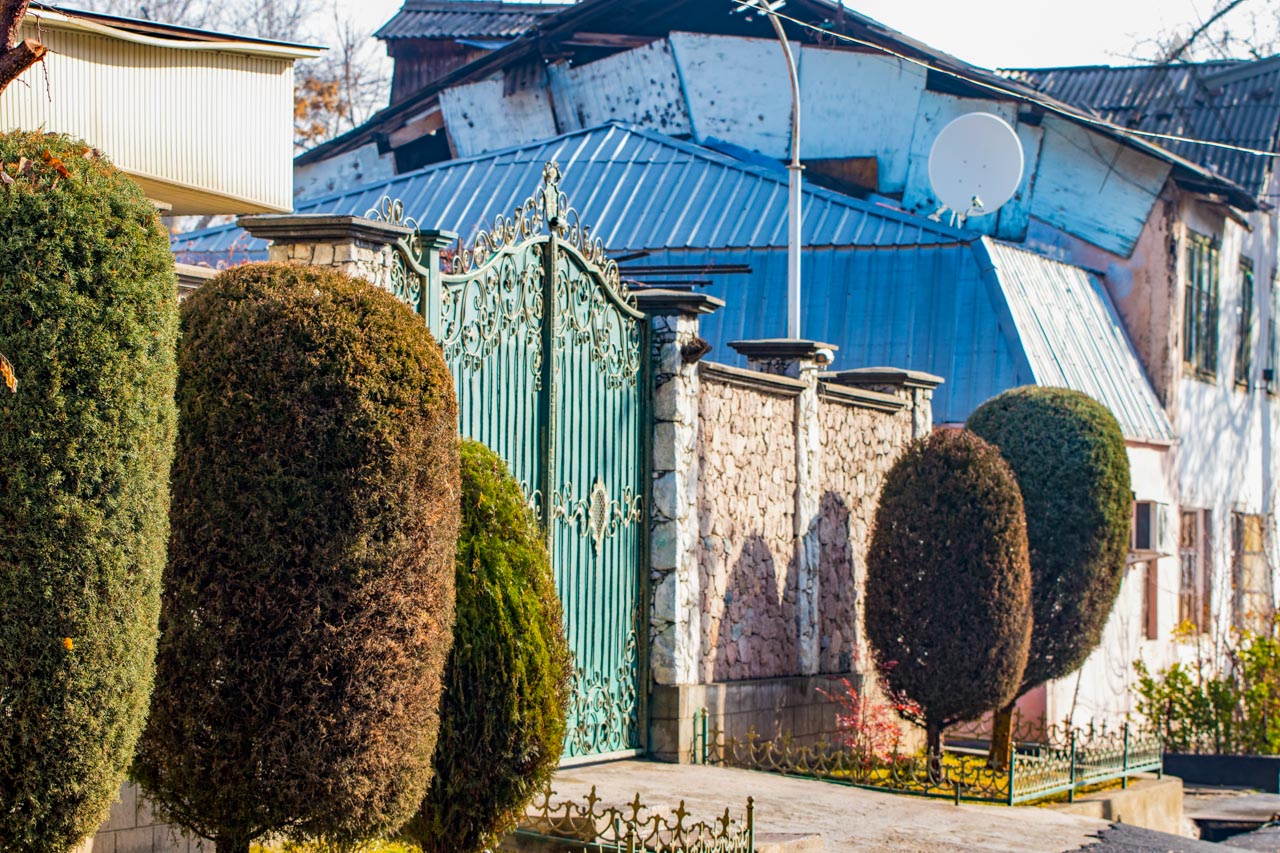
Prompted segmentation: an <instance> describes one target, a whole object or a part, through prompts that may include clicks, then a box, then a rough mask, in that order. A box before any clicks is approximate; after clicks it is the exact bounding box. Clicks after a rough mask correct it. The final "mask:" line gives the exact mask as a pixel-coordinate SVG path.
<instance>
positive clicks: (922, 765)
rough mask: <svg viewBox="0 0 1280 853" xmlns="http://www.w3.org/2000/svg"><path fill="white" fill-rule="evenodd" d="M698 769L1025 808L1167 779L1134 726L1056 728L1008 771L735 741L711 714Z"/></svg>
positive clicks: (700, 739)
mask: <svg viewBox="0 0 1280 853" xmlns="http://www.w3.org/2000/svg"><path fill="white" fill-rule="evenodd" d="M693 743H694V762H695V763H702V764H712V765H721V766H727V767H739V768H743V769H747V770H761V771H765V772H770V773H780V774H783V775H789V776H805V777H809V778H815V779H821V780H824V781H827V782H834V783H837V784H842V785H850V786H853V787H859V788H871V789H875V790H881V791H891V792H894V793H900V794H910V795H913V796H922V797H936V798H941V799H949V800H954V801H955V802H956V803H960V802H962V801H969V802H988V803H1002V804H1004V805H1010V806H1014V805H1020V804H1022V803H1029V802H1033V801H1036V800H1043V799H1047V798H1050V797H1055V796H1059V795H1063V794H1065V795H1066V796H1067V798H1068V799H1069V800H1074V798H1075V796H1076V794H1077V793H1079V792H1080V790H1081V789H1083V788H1085V787H1088V786H1092V785H1100V784H1103V783H1106V782H1111V781H1115V780H1120V781H1121V784H1122V785H1123V786H1126V787H1127V785H1128V783H1129V779H1130V778H1131V777H1133V776H1136V775H1138V774H1140V773H1156V774H1162V773H1163V768H1164V764H1163V758H1162V750H1161V742H1160V736H1159V734H1158V733H1155V732H1153V731H1150V730H1148V729H1145V728H1139V727H1136V726H1130V725H1129V724H1128V723H1126V724H1125V725H1124V726H1122V727H1121V728H1120V729H1118V730H1106V729H1104V728H1100V727H1092V726H1091V727H1088V728H1072V729H1059V728H1055V727H1048V728H1046V729H1044V730H1042V731H1039V732H1036V733H1035V735H1034V736H1031V735H1027V736H1023V737H1019V738H1017V739H1016V740H1015V744H1014V753H1013V759H1012V761H1010V762H1009V766H1008V768H1007V769H1004V770H994V769H991V768H989V767H988V766H987V760H986V750H985V749H979V748H974V749H964V748H955V749H944V754H943V756H942V757H941V759H937V758H935V759H929V758H927V757H926V756H924V755H923V754H922V753H917V752H910V753H909V752H905V751H903V752H896V753H893V754H889V755H883V754H882V755H872V754H870V753H869V752H868V751H867V750H863V749H859V748H858V747H857V745H856V744H850V743H845V742H838V741H832V740H829V739H827V738H825V737H822V738H817V739H815V740H812V741H807V742H801V741H798V740H797V739H795V738H792V737H791V736H790V735H786V734H783V735H781V736H779V737H774V738H764V737H761V736H759V735H758V734H757V733H756V732H755V731H754V730H753V731H751V732H749V733H748V734H747V735H746V737H742V738H735V737H730V736H727V735H725V734H724V733H722V732H719V731H716V730H714V729H710V728H709V723H708V715H707V712H706V710H705V709H703V710H700V711H699V712H698V713H697V714H696V715H695V717H694V739H693Z"/></svg>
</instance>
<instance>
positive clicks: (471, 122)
mask: <svg viewBox="0 0 1280 853" xmlns="http://www.w3.org/2000/svg"><path fill="white" fill-rule="evenodd" d="M440 111H441V113H443V115H444V121H445V126H446V127H447V128H448V129H449V136H450V138H451V139H453V144H454V146H455V147H456V148H457V151H458V156H459V157H471V156H473V155H476V154H483V153H484V152H486V151H494V150H497V149H500V148H510V147H511V146H514V145H522V144H524V143H526V142H535V141H537V140H539V139H549V138H551V137H553V136H555V135H556V134H557V133H558V132H559V130H558V129H557V127H556V120H555V113H554V112H553V110H552V109H551V93H550V92H549V91H548V90H547V89H546V87H532V88H524V89H520V90H519V91H516V92H512V93H511V94H510V95H508V94H506V83H505V81H504V79H503V75H502V74H501V73H499V74H495V75H493V76H492V77H489V78H487V79H485V80H480V81H478V82H476V83H467V84H466V85H463V86H455V87H454V88H452V89H445V90H444V91H443V92H441V93H440Z"/></svg>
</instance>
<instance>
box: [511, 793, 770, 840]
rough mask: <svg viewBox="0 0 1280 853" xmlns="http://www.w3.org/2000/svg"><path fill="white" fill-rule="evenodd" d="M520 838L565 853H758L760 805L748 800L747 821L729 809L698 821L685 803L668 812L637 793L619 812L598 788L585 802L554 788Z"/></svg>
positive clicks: (522, 825)
mask: <svg viewBox="0 0 1280 853" xmlns="http://www.w3.org/2000/svg"><path fill="white" fill-rule="evenodd" d="M516 835H518V836H522V837H524V838H531V839H537V840H539V841H542V842H544V843H546V844H547V846H548V847H550V848H551V849H554V850H558V851H565V853H598V851H599V853H642V851H651V853H754V851H755V803H754V801H753V800H752V799H751V798H747V807H746V813H745V818H744V819H743V820H742V821H739V820H737V819H735V818H734V817H733V816H732V815H731V814H730V811H729V809H725V810H724V814H723V815H721V816H720V817H718V818H716V819H715V820H713V821H711V822H710V823H707V822H705V821H695V820H693V818H692V816H691V815H690V814H689V812H688V811H686V810H685V805H684V801H683V800H681V801H680V805H679V806H677V807H676V808H674V809H670V810H669V811H666V812H664V811H661V810H657V809H651V808H649V807H648V806H646V805H644V804H643V803H642V802H641V801H640V795H639V794H636V796H635V799H634V800H632V801H631V802H630V803H628V804H627V805H626V806H623V807H621V808H619V807H616V806H609V805H606V804H605V803H604V801H603V800H602V799H601V798H600V797H599V796H598V795H597V794H596V789H595V787H592V789H591V793H589V794H587V795H586V796H584V797H582V798H581V800H557V799H556V792H555V791H553V790H552V789H551V788H550V787H548V788H547V789H546V790H544V791H543V792H542V794H541V796H540V797H539V798H538V799H537V800H536V801H535V802H534V804H533V805H532V806H530V807H529V810H528V811H527V812H526V814H525V819H524V820H523V821H521V823H520V828H519V829H517V830H516Z"/></svg>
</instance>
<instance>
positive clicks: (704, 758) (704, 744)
mask: <svg viewBox="0 0 1280 853" xmlns="http://www.w3.org/2000/svg"><path fill="white" fill-rule="evenodd" d="M702 763H703V764H706V763H707V709H706V708H703V709H702Z"/></svg>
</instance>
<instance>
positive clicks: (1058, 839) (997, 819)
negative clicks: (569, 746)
mask: <svg viewBox="0 0 1280 853" xmlns="http://www.w3.org/2000/svg"><path fill="white" fill-rule="evenodd" d="M593 785H594V786H596V788H597V793H598V794H599V795H600V796H601V797H602V798H604V800H605V801H606V802H607V803H609V804H611V805H622V804H624V803H629V802H631V800H632V799H633V798H634V797H635V795H636V793H637V792H639V794H640V799H641V801H642V802H644V803H645V804H647V805H649V806H651V807H657V808H663V807H665V808H674V807H675V806H676V805H677V804H678V803H679V802H680V800H684V801H685V807H686V808H687V809H688V810H689V812H690V813H691V814H692V815H693V816H694V817H695V818H696V819H698V820H706V821H711V820H713V819H714V818H716V817H717V816H719V815H722V814H724V810H725V808H726V807H727V808H729V809H730V811H731V813H732V814H734V815H735V816H738V817H741V816H742V815H743V814H744V813H745V809H746V802H747V797H748V796H752V797H755V802H756V832H757V837H758V838H760V839H761V840H762V841H764V840H768V839H769V838H770V837H772V838H778V837H780V836H792V837H794V836H797V835H809V834H819V835H821V836H822V840H823V842H824V845H823V847H822V848H820V849H823V850H825V851H826V853H851V852H852V851H895V853H899V851H903V852H904V853H911V851H921V853H924V851H928V853H951V851H956V853H958V851H973V850H987V851H996V850H1000V851H1018V853H1024V851H1025V853H1034V851H1044V853H1061V852H1062V851H1068V850H1077V849H1079V848H1080V847H1083V846H1085V845H1087V844H1090V843H1097V841H1098V833H1099V832H1101V831H1103V830H1105V829H1106V828H1107V824H1106V823H1105V822H1103V821H1100V820H1095V819H1093V818H1087V817H1081V816H1079V815H1068V814H1062V813H1060V812H1056V811H1052V810H1050V809H1042V808H1035V807H1019V808H1009V807H1008V806H994V805H993V806H984V805H962V806H957V805H955V804H953V803H949V802H945V801H939V800H929V799H924V798H921V797H909V796H903V795H896V794H881V793H879V792H876V791H867V790H862V789H860V788H846V787H844V786H841V785H833V784H830V783H827V782H818V781H814V780H810V779H795V778H789V777H785V776H778V775H775V774H771V773H758V772H753V771H750V770H736V769H731V768H722V767H690V766H687V765H685V766H681V765H674V764H659V763H656V762H648V761H619V762H612V763H608V764H596V765H588V766H583V767H568V768H563V769H561V770H560V772H559V773H557V774H556V777H555V781H554V782H553V784H552V787H553V788H555V790H556V792H557V795H558V798H559V799H564V798H576V797H580V796H582V795H585V794H586V793H587V792H588V791H590V790H591V787H592V786H593Z"/></svg>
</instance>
